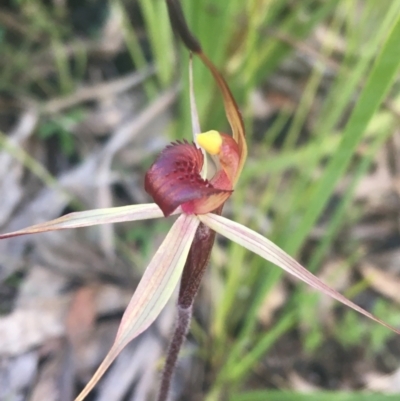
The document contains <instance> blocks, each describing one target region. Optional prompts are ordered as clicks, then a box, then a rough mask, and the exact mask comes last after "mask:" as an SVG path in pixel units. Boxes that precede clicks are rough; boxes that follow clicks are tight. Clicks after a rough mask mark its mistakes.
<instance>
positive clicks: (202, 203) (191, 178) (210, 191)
mask: <svg viewBox="0 0 400 401" xmlns="http://www.w3.org/2000/svg"><path fill="white" fill-rule="evenodd" d="M203 161H204V159H203V154H202V152H201V150H200V149H198V148H197V147H196V146H195V145H194V144H191V143H188V142H186V141H185V142H176V143H172V144H171V145H169V146H167V147H166V148H165V149H164V150H163V151H162V152H161V153H160V155H159V156H158V157H157V159H156V161H155V162H154V164H153V165H152V166H151V167H150V169H149V171H148V172H147V173H146V176H145V185H144V187H145V190H146V192H147V193H148V194H149V195H151V197H152V198H153V199H154V202H155V203H156V204H157V205H158V206H159V207H160V209H161V210H162V212H163V213H164V215H165V216H169V215H170V214H171V213H172V212H173V211H174V210H175V209H176V208H177V207H178V206H181V207H182V210H183V211H184V212H185V213H187V214H199V213H208V212H210V211H212V210H215V209H216V208H217V207H218V206H220V205H221V204H222V203H224V202H225V201H226V200H227V199H228V198H229V196H230V195H231V193H232V190H231V188H226V187H224V188H218V187H215V186H214V185H213V184H212V183H211V182H209V181H208V180H205V179H203V178H201V175H200V171H201V168H202V166H203Z"/></svg>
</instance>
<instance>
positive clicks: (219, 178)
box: [0, 0, 400, 401]
mask: <svg viewBox="0 0 400 401" xmlns="http://www.w3.org/2000/svg"><path fill="white" fill-rule="evenodd" d="M167 5H168V10H169V13H170V19H171V22H172V25H173V27H174V28H175V30H176V31H177V33H178V34H179V36H180V37H181V39H182V40H183V42H184V44H185V45H186V46H187V47H188V48H189V50H190V51H191V52H193V53H195V54H196V55H197V56H198V57H199V58H200V59H201V60H202V61H203V63H204V64H205V66H206V67H207V68H208V69H209V70H210V72H211V73H212V75H213V77H214V79H215V81H216V83H217V85H218V87H219V89H220V91H221V93H222V96H223V100H224V107H225V112H226V116H227V119H228V121H229V123H230V125H231V128H232V136H230V135H227V134H223V133H220V132H218V131H215V130H212V131H208V132H205V133H198V131H199V128H198V127H199V124H198V121H197V112H196V107H195V102H194V100H193V99H194V96H193V91H192V82H191V85H190V87H191V109H192V122H193V131H194V142H188V141H183V142H179V141H178V142H175V143H172V144H170V145H169V146H167V147H166V148H165V149H164V150H163V151H162V152H161V153H160V154H159V156H158V157H157V158H156V160H155V162H154V164H153V165H152V166H151V167H150V169H149V170H148V172H147V173H146V176H145V190H146V191H147V192H148V194H149V195H150V196H151V197H152V198H153V200H154V203H150V204H142V205H130V206H125V207H117V208H108V209H97V210H90V211H85V212H75V213H70V214H68V215H65V216H63V217H60V218H58V219H55V220H52V221H49V222H46V223H41V224H37V225H34V226H31V227H29V228H26V229H23V230H19V231H15V232H12V233H7V234H3V235H0V239H1V238H3V239H4V238H9V237H15V236H19V235H25V234H34V233H41V232H46V231H55V230H62V229H69V228H77V227H85V226H91V225H97V224H108V223H117V222H122V221H135V220H145V219H155V218H163V217H168V216H171V215H177V214H179V217H178V218H177V219H176V221H175V222H174V224H173V225H172V227H171V229H170V230H169V232H168V234H167V236H166V238H165V239H164V241H163V243H162V244H161V246H160V247H159V248H158V250H157V251H156V253H155V255H154V256H153V258H152V260H151V261H150V263H149V265H148V267H147V269H146V271H145V273H144V274H143V277H142V279H141V281H140V283H139V285H138V287H137V288H136V291H135V293H134V294H133V296H132V299H131V300H130V302H129V305H128V307H127V309H126V311H125V313H124V315H123V317H122V321H121V324H120V326H119V330H118V333H117V335H116V339H115V342H114V344H113V346H112V348H111V349H110V351H109V353H108V354H107V356H106V357H105V359H104V360H103V362H102V363H101V365H100V367H99V368H98V370H97V371H96V372H95V374H94V375H93V377H92V379H91V380H90V381H89V383H88V384H87V385H86V387H85V388H84V389H83V391H82V392H81V394H80V395H79V396H78V397H77V398H76V401H81V400H83V399H84V398H85V397H86V395H87V394H88V393H89V391H91V389H92V388H93V387H94V386H95V384H96V383H97V382H98V381H99V379H100V378H101V376H102V375H103V374H104V372H105V371H106V370H107V368H108V367H109V366H110V365H111V363H112V362H113V361H114V359H115V358H116V357H117V356H118V354H119V353H120V352H121V351H122V349H123V348H124V347H125V346H126V345H127V344H128V343H129V342H130V341H132V340H133V339H134V338H135V337H137V336H138V335H139V334H140V333H142V332H143V331H144V330H146V329H147V328H148V327H149V326H150V325H151V324H152V323H153V322H154V320H155V319H156V318H157V316H158V315H159V314H160V312H161V310H162V309H163V308H164V306H165V305H166V303H167V301H168V300H169V298H170V297H171V296H172V294H173V292H174V289H175V288H176V286H177V284H178V282H179V281H180V289H179V296H178V320H177V325H176V328H175V332H174V334H173V337H172V341H171V345H170V347H169V349H168V352H167V359H166V364H165V369H164V373H163V376H162V380H161V387H160V393H159V398H158V399H159V401H163V400H165V399H166V398H167V395H168V390H169V385H170V382H171V377H172V373H173V370H174V367H175V363H176V360H177V356H178V353H179V349H180V347H181V345H182V343H183V341H184V339H185V336H186V333H187V330H188V328H189V324H190V318H191V314H192V305H193V301H194V298H195V296H196V293H197V290H198V288H199V285H200V282H201V278H202V276H203V274H204V272H205V270H206V268H207V265H208V262H209V259H210V253H211V250H212V247H213V243H214V239H215V233H218V234H221V235H223V236H225V237H226V238H228V239H230V240H232V241H235V242H236V243H238V244H239V245H242V246H243V247H245V248H247V249H248V250H250V251H251V252H254V253H255V254H257V255H259V256H261V257H262V258H264V259H265V260H267V261H269V262H272V263H273V264H275V265H277V266H279V267H281V268H282V269H284V270H285V271H287V272H288V273H290V274H292V275H293V276H295V277H297V278H298V279H300V280H302V281H304V282H305V283H307V284H309V285H310V286H311V287H313V288H315V289H317V290H319V291H322V292H323V293H325V294H327V295H329V296H331V297H332V298H334V299H336V300H338V301H340V302H342V303H343V304H345V305H347V306H349V307H351V308H353V309H354V310H356V311H358V312H360V313H361V314H363V315H365V316H367V317H368V318H370V319H372V320H374V321H376V322H378V323H380V324H382V325H384V326H386V327H388V328H389V329H391V330H393V331H394V332H396V333H399V334H400V331H399V330H397V329H395V328H393V327H391V326H389V325H388V324H386V323H385V322H383V321H381V320H379V319H378V318H376V317H375V316H373V315H372V314H370V313H369V312H367V311H366V310H364V309H363V308H361V307H359V306H357V305H356V304H354V303H353V302H351V301H350V300H348V299H347V298H346V297H344V296H343V295H341V294H340V293H338V292H337V291H335V290H333V289H332V288H330V287H329V286H328V285H326V284H324V283H323V282H322V281H321V280H320V279H319V278H317V277H316V276H314V275H313V274H312V273H310V272H309V271H308V270H307V269H306V268H304V267H303V266H302V265H300V264H299V263H298V262H297V261H296V260H294V259H293V258H292V257H291V256H289V255H288V254H287V253H285V252H284V251H283V250H282V249H280V248H279V247H278V246H277V245H275V244H274V243H272V242H271V241H269V240H268V239H267V238H265V237H263V236H262V235H260V234H258V233H257V232H255V231H253V230H251V229H250V228H248V227H246V226H244V225H242V224H239V223H237V222H234V221H232V220H229V219H227V218H225V217H222V216H221V212H222V208H223V205H224V203H225V202H226V201H227V199H228V198H229V197H230V196H231V195H232V194H233V192H234V189H235V186H236V184H237V182H238V179H239V176H240V173H241V171H242V169H243V166H244V163H245V160H246V157H247V146H246V140H245V130H244V125H243V121H242V118H241V115H240V112H239V109H238V107H237V105H236V102H235V100H234V98H233V96H232V94H231V91H230V90H229V87H228V85H227V84H226V82H225V80H224V79H223V77H222V76H221V74H220V73H219V72H218V70H217V69H216V67H215V66H214V65H213V64H212V62H211V61H210V60H209V59H208V58H207V57H206V56H205V54H204V53H203V51H202V49H201V46H200V44H199V42H198V41H197V39H196V38H195V37H194V36H193V35H192V34H191V33H190V31H189V29H188V27H187V25H186V22H185V20H184V17H183V13H182V10H181V8H180V5H179V3H178V2H177V1H176V0H167ZM205 152H206V153H208V154H209V155H212V156H214V158H215V159H216V160H217V164H218V167H219V168H218V170H217V172H216V173H215V175H214V176H213V177H212V178H210V179H207V177H206V173H205V171H206V169H205V166H206V163H207V158H206V156H205Z"/></svg>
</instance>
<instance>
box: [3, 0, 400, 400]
mask: <svg viewBox="0 0 400 401" xmlns="http://www.w3.org/2000/svg"><path fill="white" fill-rule="evenodd" d="M182 3H183V6H184V10H185V13H186V16H187V19H188V22H189V25H190V27H191V28H192V30H193V31H194V32H195V34H196V35H197V36H198V38H199V39H200V42H201V43H202V46H203V48H204V51H205V53H206V54H207V55H208V56H209V58H210V59H211V60H213V61H214V62H215V63H216V64H217V65H218V67H219V68H220V69H221V71H222V72H223V73H224V75H225V77H226V79H227V81H228V83H229V85H230V86H231V88H232V90H233V93H234V95H235V97H236V98H237V100H238V102H239V104H240V106H241V109H242V111H243V115H244V118H245V121H246V124H247V128H248V129H247V131H248V140H249V150H250V156H249V160H248V163H247V165H246V166H245V169H244V171H243V176H242V178H241V180H240V181H239V185H238V188H237V190H236V191H235V196H234V198H233V200H232V202H231V204H230V205H231V210H232V213H233V214H234V218H235V220H236V221H239V222H242V223H246V224H248V225H250V226H252V228H254V229H256V230H261V229H262V227H260V224H259V222H260V220H261V219H267V220H268V221H269V228H268V232H267V233H266V232H264V234H267V235H268V236H269V238H271V239H273V240H274V241H275V242H276V243H277V244H278V245H279V246H281V247H282V248H283V249H284V250H286V251H287V252H289V253H290V254H292V255H294V256H296V257H298V258H301V257H304V255H303V253H302V250H303V249H304V248H305V246H306V245H309V241H308V240H309V237H310V233H311V231H312V230H313V228H314V227H315V225H316V224H317V222H318V221H319V219H321V218H322V217H325V218H326V219H327V222H326V227H325V229H326V233H325V236H324V238H323V239H322V240H321V241H320V242H319V243H317V244H314V245H313V248H312V252H308V253H307V255H308V256H307V257H304V258H303V260H302V262H303V263H304V265H306V266H307V267H308V268H309V269H310V270H311V271H314V272H317V271H318V269H319V268H320V267H321V266H322V265H323V264H324V263H325V262H326V260H327V259H328V258H329V254H330V251H331V250H332V249H333V247H334V244H335V242H336V240H337V238H338V237H339V236H340V235H341V233H342V230H343V229H344V227H346V225H348V224H350V223H349V222H351V223H352V224H355V223H356V222H357V221H358V219H359V218H360V217H361V216H362V215H363V210H362V209H360V207H359V206H357V205H354V192H355V189H356V187H357V185H358V184H359V182H360V180H361V179H362V178H363V177H365V175H366V174H367V173H368V171H369V169H370V167H371V165H372V163H373V160H374V158H375V156H376V155H377V153H378V152H379V150H380V149H381V148H382V146H384V144H385V142H386V141H387V139H388V138H389V137H390V136H391V135H393V133H394V129H395V123H396V121H397V119H396V117H395V116H394V115H393V113H392V112H391V111H390V110H388V109H387V108H386V107H384V106H383V102H384V101H385V99H386V98H387V97H388V95H389V94H390V96H391V101H392V103H393V104H394V105H395V107H397V108H399V106H400V97H399V95H400V94H399V91H398V88H397V87H396V85H394V83H395V80H396V78H397V77H398V72H399V67H400V57H399V55H398V43H400V17H399V15H400V3H399V2H397V1H389V0H386V1H385V0H384V1H381V2H374V1H368V0H365V1H362V0H360V1H349V0H339V1H338V0H325V1H322V0H304V1H293V0H248V1H246V2H243V1H240V0H230V1H228V2H226V1H225V0H213V1H211V0H196V1H190V0H182ZM19 4H20V5H21V7H24V8H23V9H24V10H25V14H24V15H25V17H24V18H25V19H24V23H25V26H26V27H27V30H28V33H29V35H26V36H25V37H24V40H23V43H22V44H21V46H20V51H19V52H16V51H15V48H13V47H12V46H11V45H9V44H8V43H5V45H4V47H3V49H2V52H3V54H4V56H5V57H7V60H8V61H7V63H6V64H4V65H3V64H1V67H4V68H0V87H1V88H5V89H7V90H12V91H13V93H15V94H22V95H23V96H29V98H33V99H34V100H35V101H37V102H38V103H39V104H40V102H41V101H42V100H43V99H44V100H46V99H49V98H51V97H53V96H60V95H63V94H67V93H71V92H72V91H73V90H74V88H77V87H78V86H79V84H80V81H81V80H82V77H83V76H84V75H85V72H87V71H86V68H87V63H88V60H87V54H86V52H85V50H82V51H80V52H78V53H77V54H76V56H75V61H76V62H75V64H74V67H73V68H72V67H71V65H70V63H69V62H68V59H67V57H66V55H65V45H66V43H67V42H68V43H70V41H71V40H72V39H74V37H73V32H72V30H71V27H70V26H68V24H67V23H66V22H68V21H67V20H66V19H63V16H62V15H63V14H62V13H60V12H58V14H57V12H56V11H57V10H55V9H52V8H51V7H50V8H45V7H43V5H42V2H40V1H39V0H32V1H25V2H24V1H20V2H19ZM110 4H111V7H110V10H109V12H110V13H117V14H119V15H121V17H122V20H123V37H124V41H125V46H126V49H127V51H128V53H129V55H130V57H131V58H132V60H133V62H134V64H135V65H136V66H137V67H138V68H141V67H144V66H146V64H147V60H146V56H145V52H144V50H143V48H142V46H141V42H140V38H139V37H138V35H137V32H136V31H135V29H134V27H133V26H132V23H131V21H130V20H129V18H128V15H127V11H126V10H127V9H128V6H129V5H130V2H129V1H123V0H115V1H112V2H111V3H110ZM139 5H140V7H141V9H142V14H143V18H144V26H145V29H146V35H147V37H148V42H149V46H150V48H151V52H152V56H153V60H154V64H155V66H156V68H157V72H156V76H155V78H154V79H151V80H147V81H146V83H145V84H144V91H145V93H146V95H147V98H148V99H149V100H150V99H154V98H155V97H156V96H157V95H158V93H159V92H160V91H161V90H163V89H165V88H167V87H169V86H170V85H171V84H173V83H174V82H176V81H177V80H179V81H180V82H181V83H182V88H183V90H182V92H181V96H180V101H179V113H178V117H177V119H176V121H174V123H173V124H171V130H170V132H171V139H177V138H187V139H189V138H190V137H191V124H190V110H189V91H188V54H187V51H186V50H185V49H184V48H183V46H181V45H178V46H177V47H176V46H175V43H174V39H173V35H172V32H171V30H170V27H169V22H168V20H167V14H166V8H165V4H164V2H162V1H160V0H140V1H139ZM32 10H34V15H35V17H34V18H33V16H32V15H33V14H32ZM55 15H57V19H55V18H53V17H54V16H55ZM59 21H64V22H65V24H60V23H58V22H59ZM322 25H323V26H324V27H327V28H329V30H330V33H331V34H332V35H334V36H335V37H337V38H340V39H341V40H342V41H343V42H344V43H345V49H344V51H343V54H341V55H340V56H337V55H336V53H335V52H336V50H335V48H334V46H333V45H332V42H330V41H329V40H328V39H329V38H327V40H326V41H325V42H324V43H323V46H322V47H321V48H320V49H316V54H315V53H312V52H310V51H309V50H310V49H309V47H310V46H309V45H307V46H308V47H307V46H306V49H305V50H304V49H303V54H304V57H305V58H306V59H307V60H309V61H310V60H313V61H312V62H310V64H311V65H312V68H311V72H310V74H309V75H308V76H307V79H306V81H305V82H303V86H302V87H303V90H302V93H301V97H300V99H299V101H298V104H297V105H296V108H295V110H294V112H293V113H292V111H290V110H288V109H281V110H280V111H279V114H278V117H277V119H276V121H275V123H274V124H273V125H272V126H271V127H270V128H269V129H268V131H267V132H265V136H264V138H263V139H262V140H261V141H256V140H255V139H254V137H253V132H252V124H251V107H250V96H251V94H252V93H253V91H254V90H255V89H257V88H259V87H260V86H262V85H263V84H264V83H265V82H266V80H267V79H268V78H269V77H271V76H273V74H276V73H277V71H278V70H279V69H280V68H282V64H283V63H284V62H285V61H286V60H287V57H289V56H291V55H293V53H294V52H295V51H296V48H303V47H302V45H304V44H305V42H304V40H305V39H306V38H308V37H310V36H311V35H312V34H313V32H315V29H316V28H318V27H321V26H322ZM1 32H3V30H0V34H1ZM1 38H3V39H1ZM1 38H0V40H3V41H4V34H3V35H2V36H1ZM39 38H40V40H39ZM0 43H2V42H0ZM45 50H46V51H50V53H51V56H52V57H51V60H52V68H53V69H54V71H55V73H54V74H55V77H56V79H55V80H54V81H50V82H49V81H48V80H46V79H44V78H41V77H40V76H39V77H36V75H35V74H34V71H29V70H28V69H27V65H29V60H31V59H32V58H33V57H35V56H36V57H37V54H38V52H39V51H40V52H44V51H45ZM40 52H39V53H40ZM326 74H328V75H330V76H331V78H329V79H330V80H331V85H330V87H329V91H327V92H326V93H325V94H324V95H323V96H321V95H320V88H321V84H322V82H324V80H326V79H327V78H326ZM194 82H195V93H196V100H197V103H198V109H199V115H200V123H201V126H202V128H203V130H208V129H219V130H221V131H226V130H228V124H227V121H226V119H225V116H224V112H223V108H222V102H221V97H220V95H219V93H218V91H217V89H216V87H215V85H214V83H213V80H212V77H211V76H210V74H209V72H208V71H207V70H206V69H205V68H204V67H203V66H202V65H201V63H200V62H199V61H198V60H195V63H194ZM33 86H34V89H35V90H34V91H33V88H32V87H33ZM37 92H40V96H39V95H37ZM316 105H318V106H319V107H318V108H316V107H315V106H316ZM69 113H72V114H73V113H74V111H71V112H69ZM68 116H69V115H68V113H65V114H64V115H59V116H58V115H57V116H53V117H52V118H51V119H48V118H47V119H46V118H42V119H41V121H40V124H39V128H38V133H39V135H42V137H43V136H45V135H46V133H49V132H50V133H51V132H53V131H54V129H55V128H56V129H57V130H58V129H60V130H59V131H60V132H59V135H61V137H62V138H63V139H62V140H65V141H66V142H65V147H66V148H68V152H69V151H70V149H69V146H70V142H69V141H68V124H67V121H66V118H68ZM289 117H291V118H290V120H289ZM310 121H312V123H310ZM285 124H289V126H288V132H287V135H286V136H285V139H284V141H283V144H282V146H281V147H280V148H279V149H278V150H277V149H276V148H274V146H273V143H274V139H275V138H276V137H277V136H278V135H279V134H280V131H281V129H282V127H283V126H284V125H285ZM304 124H308V125H309V127H310V135H309V137H307V138H306V139H305V140H304V138H302V142H301V145H298V139H299V138H301V137H302V132H301V129H302V127H303V126H304ZM0 146H2V147H3V148H4V149H5V150H6V151H9V152H10V153H14V154H15V155H16V156H15V157H20V158H23V159H24V163H26V164H27V166H28V168H31V169H32V170H33V171H36V174H38V175H39V176H40V177H41V178H42V179H43V180H44V181H46V182H47V184H48V185H54V180H53V177H51V176H50V175H48V173H47V172H46V171H45V170H44V169H43V167H41V166H38V165H37V163H36V164H35V163H34V161H33V160H30V159H29V158H28V157H27V155H24V154H22V153H21V152H20V150H18V149H11V148H10V147H9V146H8V145H7V141H6V139H5V138H4V136H2V137H1V144H0ZM7 146H8V147H7ZM361 148H362V152H360V149H361ZM356 154H357V157H355V155H356ZM344 177H347V178H348V181H347V186H346V188H345V190H344V191H343V193H342V194H341V196H340V201H339V202H338V204H337V205H336V206H335V207H334V208H333V209H332V210H331V209H329V214H328V212H327V205H328V203H329V201H330V199H331V198H332V196H333V195H334V194H335V192H336V190H337V186H338V183H339V182H341V181H342V180H343V178H344ZM249 206H251V207H249ZM271 216H273V218H270V217H271ZM146 235H147V232H146ZM142 236H143V235H142V234H140V232H139V231H135V230H134V229H133V231H132V232H131V233H129V235H128V237H129V239H130V240H132V241H133V240H137V239H139V240H142ZM217 251H220V252H216V253H215V255H214V258H213V261H212V266H211V269H213V272H212V278H213V280H215V283H214V287H215V288H218V293H216V294H214V295H213V299H212V316H211V320H210V322H209V329H208V332H204V330H205V329H204V328H202V327H201V325H199V324H197V323H196V322H195V323H194V328H195V330H194V331H195V336H196V338H199V339H201V341H200V343H202V344H205V343H207V341H206V340H204V339H205V338H208V339H210V338H211V340H209V341H212V344H213V345H212V351H213V352H212V358H211V361H210V364H211V366H210V369H211V371H212V373H213V380H212V385H211V388H210V389H209V394H208V395H207V397H206V399H207V400H208V401H212V400H218V399H220V396H221V393H222V392H223V391H225V390H226V389H227V388H229V389H231V390H230V391H231V393H232V397H231V398H230V400H232V401H242V400H243V401H244V400H246V401H247V400H248V401H251V400H272V401H273V400H286V399H295V400H302V399H303V398H302V397H303V396H301V395H293V394H288V393H279V392H259V393H256V392H254V393H244V394H243V395H234V393H235V392H236V391H239V389H242V388H243V387H244V386H245V384H244V383H245V381H246V378H247V377H248V376H249V375H250V374H251V372H252V371H253V369H254V368H255V367H256V366H257V364H258V362H259V361H260V360H261V359H262V358H263V357H264V356H265V355H266V353H267V352H268V350H269V349H270V348H271V347H272V346H273V344H274V343H275V342H276V341H277V340H278V339H279V338H280V337H281V336H282V334H283V333H285V332H286V331H288V330H290V329H292V328H299V327H301V330H302V336H303V343H304V348H305V349H307V350H308V352H313V351H314V350H315V349H316V348H317V347H318V346H319V345H320V344H321V343H322V342H323V341H324V338H323V333H324V331H323V328H322V327H321V323H320V322H318V321H317V320H316V319H315V313H314V310H315V308H316V306H317V303H318V302H319V300H320V296H319V295H315V296H310V295H309V291H308V289H306V288H304V286H302V285H297V286H296V288H295V289H294V290H293V291H292V292H291V293H290V295H289V296H288V299H287V301H286V304H285V306H284V307H283V308H282V309H281V310H280V313H279V314H278V317H276V319H275V320H274V323H273V325H272V326H271V327H268V329H267V330H260V328H259V324H258V323H259V322H258V312H259V308H260V305H261V304H262V302H263V301H264V299H265V298H266V297H267V296H268V294H269V293H270V291H271V290H272V289H273V288H274V286H275V285H276V284H277V283H278V282H279V281H280V280H282V279H283V276H282V273H281V271H280V270H279V269H277V268H275V267H274V266H272V265H266V264H265V263H264V262H262V261H261V260H260V258H258V257H256V256H251V255H249V254H248V253H247V252H245V251H244V250H243V249H242V248H240V247H238V246H236V245H229V246H228V248H227V249H223V248H218V249H217ZM147 252H148V250H147V249H146V250H145V253H147ZM222 253H226V264H223V263H221V261H220V259H221V258H219V257H218V255H220V254H222ZM341 256H342V257H343V265H342V267H341V268H343V269H351V268H352V267H353V266H354V265H355V263H357V261H358V260H359V258H360V257H361V256H362V252H360V250H359V244H357V243H354V244H351V249H349V250H348V252H347V254H344V255H341ZM139 259H141V258H139ZM365 286H366V284H365V283H361V285H359V286H358V287H357V285H356V286H355V287H357V288H355V289H354V288H353V290H354V291H352V289H350V290H349V293H351V296H352V297H353V296H355V295H356V293H357V291H359V290H363V289H365ZM382 302H383V301H382ZM385 306H386V307H382V306H380V307H376V310H375V313H377V315H379V316H382V317H383V318H385V319H386V320H388V321H389V322H390V321H394V323H396V319H395V318H394V315H395V313H396V311H395V310H394V308H393V307H390V305H389V304H385ZM361 319H362V318H361V317H359V316H358V315H355V314H354V313H353V312H350V311H349V312H348V313H346V314H345V315H344V317H343V319H342V320H340V321H338V322H337V328H336V329H335V330H334V332H333V333H332V335H334V336H335V338H337V339H338V340H339V341H340V342H341V343H343V344H344V345H346V346H352V345H356V344H357V343H361V341H362V342H363V343H364V344H366V346H367V347H369V348H371V349H372V350H374V351H376V352H378V351H379V347H380V346H381V345H382V344H383V343H384V341H385V340H386V339H387V337H388V336H390V333H389V332H387V331H384V330H386V329H383V328H381V327H379V326H377V325H376V324H374V323H371V322H366V321H365V320H362V326H359V325H360V321H361ZM300 323H301V324H300ZM360 327H362V328H363V330H358V329H359V328H360ZM202 330H203V331H202ZM365 330H368V331H369V332H370V336H369V339H365V338H364V337H363V331H364V332H365ZM344 333H346V334H347V333H349V335H348V336H347V335H346V336H345V335H344ZM208 344H209V343H208ZM201 352H202V353H203V354H206V351H205V350H202V351H201ZM313 397H315V399H316V400H317V399H318V400H335V401H336V400H340V401H344V400H346V401H350V400H351V401H353V400H354V401H358V400H374V401H375V400H377V401H379V400H382V401H384V400H389V399H391V398H390V397H389V396H388V397H384V396H382V398H379V397H380V396H375V395H354V396H353V395H351V394H341V393H337V394H318V395H315V396H314V395H313V396H308V395H307V400H309V399H311V400H312V399H314V398H313ZM373 397H376V398H373ZM304 399H305V398H304ZM393 399H394V398H393Z"/></svg>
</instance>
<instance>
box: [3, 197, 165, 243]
mask: <svg viewBox="0 0 400 401" xmlns="http://www.w3.org/2000/svg"><path fill="white" fill-rule="evenodd" d="M159 217H163V213H162V211H161V209H160V208H159V207H158V206H157V205H156V204H155V203H148V204H144V205H129V206H121V207H112V208H104V209H93V210H87V211H85V212H74V213H69V214H66V215H65V216H61V217H59V218H58V219H54V220H50V221H46V222H44V223H39V224H35V225H33V226H30V227H27V228H24V229H22V230H18V231H13V232H11V233H6V234H0V239H4V238H10V237H17V236H19V235H26V234H38V233H44V232H47V231H57V230H66V229H68V228H78V227H88V226H94V225H98V224H110V223H120V222H125V221H135V220H146V219H155V218H159Z"/></svg>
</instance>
